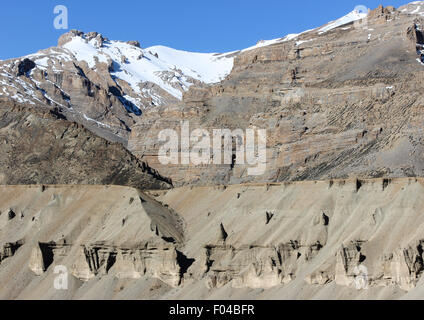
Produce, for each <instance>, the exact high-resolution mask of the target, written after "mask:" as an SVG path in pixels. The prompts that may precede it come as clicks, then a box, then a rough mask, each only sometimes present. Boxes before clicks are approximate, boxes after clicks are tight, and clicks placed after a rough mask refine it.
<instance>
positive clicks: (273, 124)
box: [128, 3, 424, 184]
mask: <svg viewBox="0 0 424 320" xmlns="http://www.w3.org/2000/svg"><path fill="white" fill-rule="evenodd" d="M421 7H422V4H421V3H414V4H410V5H408V6H405V7H401V8H398V9H395V8H393V7H388V8H383V7H379V8H377V9H375V10H372V11H371V12H370V13H369V14H368V15H367V16H366V17H365V18H363V19H361V20H357V21H354V22H350V23H347V24H346V23H345V24H343V23H342V22H340V23H330V24H329V25H327V26H324V27H321V28H317V29H314V30H312V31H308V32H305V33H302V34H300V35H297V36H295V37H291V39H287V38H284V39H279V40H276V41H273V42H272V44H270V45H258V46H257V47H254V48H253V49H250V50H244V51H241V52H239V53H238V54H237V55H236V56H235V58H234V67H233V69H232V72H231V73H230V75H229V76H228V77H227V78H226V79H225V80H224V81H222V82H221V83H219V84H216V85H212V86H207V87H205V86H203V87H198V86H192V87H190V89H189V91H188V92H186V93H185V94H184V98H183V103H182V104H179V105H175V106H168V107H159V108H155V109H151V110H149V111H146V113H145V114H144V117H143V118H141V119H139V121H138V122H137V123H136V124H135V125H134V127H133V130H132V133H131V136H130V140H129V145H128V148H129V150H131V151H132V152H133V153H134V154H136V155H137V156H139V157H140V158H142V159H143V160H145V161H147V162H148V163H149V164H150V165H152V166H153V167H154V168H157V169H158V170H159V171H160V172H162V173H163V174H164V175H166V176H169V177H172V179H173V181H174V182H175V183H176V184H193V183H194V184H211V183H212V184H220V183H235V184H237V183H240V182H249V181H250V182H253V181H262V182H267V181H270V182H272V181H274V182H278V181H287V180H317V179H330V178H347V177H363V178H367V177H368V178H372V177H404V176H423V174H424V171H423V169H424V168H423V166H422V157H423V142H422V132H421V127H422V124H423V118H422V116H421V109H422V107H423V100H422V96H421V91H422V89H423V88H422V83H423V70H424V69H422V68H423V64H422V62H421V60H422V53H421V50H422V47H423V39H424V38H423V33H422V31H421V30H422V26H423V25H424V20H423V19H422V12H421V11H420V8H421ZM423 7H424V6H423ZM338 24H340V25H338ZM335 25H338V26H337V27H334V26H335ZM329 26H332V28H329ZM181 120H189V121H190V125H191V127H192V128H193V130H194V129H195V128H205V129H208V130H209V131H210V132H211V131H212V129H213V128H229V129H236V128H241V129H243V130H244V129H246V128H262V129H267V130H268V138H267V162H266V168H267V170H266V173H265V174H264V175H262V176H259V177H254V176H248V175H247V173H246V166H245V165H237V164H236V165H235V166H233V165H227V166H214V165H209V166H207V167H203V166H197V167H196V166H182V165H176V166H163V165H161V164H160V163H159V161H158V158H157V154H158V148H159V145H158V141H157V137H158V132H159V131H160V130H162V129H168V128H174V129H176V130H177V131H179V130H180V129H179V126H180V121H181Z"/></svg>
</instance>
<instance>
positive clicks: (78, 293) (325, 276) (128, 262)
mask: <svg viewBox="0 0 424 320" xmlns="http://www.w3.org/2000/svg"><path fill="white" fill-rule="evenodd" d="M358 185H360V188H358ZM0 189H1V190H0V191H1V192H0V212H1V214H0V244H1V246H0V248H1V249H0V282H1V283H2V284H3V289H2V290H1V291H0V297H1V298H2V299H9V298H16V299H27V298H36V299H71V298H74V299H76V298H79V299H81V298H82V299H85V298H93V297H97V298H98V299H99V298H104V299H114V298H121V299H122V298H125V299H130V298H131V299H134V298H142V299H143V298H162V299H164V298H165V299H166V298H174V299H205V298H217V297H219V298H221V299H226V298H230V297H232V298H233V299H234V298H239V299H249V298H256V299H258V298H260V299H287V298H289V299H290V298H291V299H293V298H296V299H317V298H319V299H355V298H358V299H359V298H360V299H394V298H414V297H419V296H420V294H421V292H422V285H421V282H422V281H420V280H421V279H422V275H423V271H424V264H423V258H424V257H423V249H422V246H423V243H424V240H423V238H422V234H423V230H422V229H423V225H424V223H423V221H422V220H423V217H422V214H421V211H420V208H421V207H422V205H423V204H422V203H421V201H422V197H421V196H420V195H421V194H422V193H423V192H424V181H423V180H422V179H415V178H410V179H407V178H405V179H393V180H385V179H374V180H361V181H359V183H358V181H357V180H334V181H320V182H292V183H288V182H287V183H282V184H251V185H239V186H230V187H227V188H223V187H198V188H196V187H183V188H175V189H172V190H167V191H166V190H163V191H146V192H141V191H138V190H135V189H132V188H129V187H116V186H114V187H112V186H110V187H107V186H52V185H46V186H45V187H44V188H41V187H39V186H8V187H7V186H4V187H0ZM263 199H267V200H266V201H263ZM193 203H195V204H196V205H193ZM9 210H13V211H14V212H16V213H17V216H16V218H15V219H13V220H9V219H8V217H7V214H5V213H6V212H8V211H9ZM270 213H272V215H273V216H272V219H271V220H270V221H269V220H268V219H269V214H270ZM223 229H224V231H225V234H226V236H225V237H223V236H222V233H223ZM56 268H62V269H63V268H66V270H67V272H68V278H67V279H68V283H69V288H68V290H55V289H54V287H53V284H54V279H55V277H56V276H57V274H55V270H56ZM105 288H107V289H105ZM117 288H119V290H118V289H117Z"/></svg>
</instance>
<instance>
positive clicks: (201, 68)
mask: <svg viewBox="0 0 424 320" xmlns="http://www.w3.org/2000/svg"><path fill="white" fill-rule="evenodd" d="M63 48H65V49H67V50H69V51H70V52H71V53H72V54H73V55H74V57H75V58H76V59H77V60H78V61H86V62H87V63H88V66H89V67H90V68H94V67H95V66H96V61H99V62H104V63H108V61H110V60H111V61H112V63H113V70H112V71H111V75H112V76H113V77H115V78H118V79H121V80H123V81H126V82H127V83H129V84H130V86H131V88H132V89H133V90H134V92H135V93H137V94H141V88H140V86H139V85H140V84H141V83H143V82H151V83H154V84H156V85H158V86H159V87H161V88H162V89H164V90H165V91H166V92H168V93H169V94H171V95H172V96H174V97H175V98H177V99H180V100H181V98H182V92H183V91H186V90H188V88H189V87H190V86H191V85H192V84H193V79H195V80H199V81H201V82H204V83H207V84H210V83H214V82H219V81H221V80H223V79H224V78H225V77H226V76H227V75H228V74H229V73H230V72H231V69H232V67H233V58H228V57H226V56H225V54H224V55H221V54H214V53H210V54H209V53H193V52H186V51H180V50H175V49H172V48H168V47H164V46H154V47H150V48H146V49H141V48H139V47H138V46H135V45H132V44H129V43H125V42H121V41H104V42H103V43H102V45H99V42H98V40H97V39H96V38H93V39H91V40H89V41H87V39H86V38H85V37H84V36H76V37H74V38H72V40H71V41H70V42H68V43H66V44H65V45H63ZM170 73H171V74H170Z"/></svg>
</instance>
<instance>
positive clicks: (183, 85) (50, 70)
mask: <svg viewBox="0 0 424 320" xmlns="http://www.w3.org/2000/svg"><path fill="white" fill-rule="evenodd" d="M398 13H400V14H406V15H418V16H424V1H418V2H412V3H410V4H407V5H405V6H403V7H400V8H399V10H398ZM366 16H367V12H364V11H363V10H354V11H352V12H350V13H348V14H347V15H345V16H343V17H341V18H339V19H336V20H334V21H331V22H329V23H327V24H325V25H323V26H321V27H318V28H316V29H313V30H307V31H304V32H302V33H299V34H289V35H286V36H284V37H282V38H278V39H273V40H267V41H259V42H258V43H257V44H256V45H254V46H252V47H249V48H246V49H243V50H239V51H235V52H229V53H222V54H220V53H194V52H187V51H181V50H176V49H172V48H168V47H165V46H152V47H149V48H142V47H141V46H140V44H139V43H138V42H137V41H129V42H123V41H114V40H109V39H107V38H105V37H103V36H102V35H101V34H99V33H97V32H90V33H83V32H81V31H76V30H72V31H70V32H68V33H66V34H64V35H62V36H61V37H60V39H59V41H58V45H57V47H52V48H48V49H44V50H41V51H39V52H37V53H35V54H31V55H28V56H25V57H22V58H17V59H11V60H6V61H0V100H5V99H8V100H10V99H11V100H13V101H15V102H17V103H21V104H30V105H39V106H44V107H45V106H48V107H50V108H57V109H59V111H60V114H63V115H65V116H66V117H67V118H69V119H72V120H74V121H76V122H79V123H82V124H84V125H86V126H89V127H93V128H95V130H98V131H101V132H107V134H109V132H112V134H113V135H114V136H119V137H122V138H123V139H124V140H126V138H127V137H128V135H129V132H130V131H131V127H132V125H133V124H134V123H135V122H136V121H137V117H138V116H140V115H141V114H142V112H143V110H146V109H148V108H152V107H155V106H167V105H172V104H176V103H179V102H180V101H181V100H182V97H183V94H184V92H186V91H188V90H189V88H190V87H191V86H193V85H195V86H203V85H209V84H213V83H218V82H221V81H222V80H224V79H225V78H226V77H227V76H228V75H229V74H230V73H231V71H232V69H233V65H234V58H235V57H236V56H237V55H241V54H243V53H245V52H247V51H251V50H254V49H257V48H260V47H265V46H270V45H274V44H278V43H283V42H287V43H290V42H292V43H293V46H299V45H300V44H302V43H304V42H308V41H313V40H316V39H318V38H319V37H320V36H325V34H327V33H330V32H332V31H335V30H336V29H339V28H343V29H347V28H350V27H351V26H350V24H352V23H354V22H356V21H359V20H361V19H364V18H365V17H366ZM370 36H371V35H369V36H368V38H369V37H370Z"/></svg>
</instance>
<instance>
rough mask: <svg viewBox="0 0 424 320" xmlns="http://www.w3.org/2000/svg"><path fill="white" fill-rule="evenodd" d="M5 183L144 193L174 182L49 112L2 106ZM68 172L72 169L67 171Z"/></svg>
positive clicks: (0, 160) (1, 174)
mask: <svg viewBox="0 0 424 320" xmlns="http://www.w3.org/2000/svg"><path fill="white" fill-rule="evenodd" d="M0 144H1V145H2V155H1V156H0V167H1V169H0V183H1V184H9V185H10V184H106V185H109V184H118V185H131V186H134V187H138V188H140V189H152V188H153V189H155V188H159V189H160V188H164V187H165V188H167V187H169V181H167V180H166V179H165V178H162V177H161V176H160V175H159V174H158V173H157V172H156V171H155V170H153V169H151V168H150V167H149V166H147V165H146V164H145V163H142V162H140V161H138V160H137V159H136V158H135V157H134V156H133V155H131V154H130V153H129V152H128V151H127V150H125V148H124V147H123V146H122V145H120V144H119V143H111V142H108V141H106V140H104V139H102V138H100V137H98V136H96V135H95V134H93V133H91V132H90V131H88V130H87V129H85V128H84V127H83V126H81V125H78V124H76V123H72V122H68V121H66V120H63V119H60V117H59V119H58V115H57V114H55V113H54V112H50V111H49V110H48V109H47V110H46V109H31V108H25V107H19V106H13V105H10V104H5V103H3V104H1V105H0ZM64 168H66V170H64Z"/></svg>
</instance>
